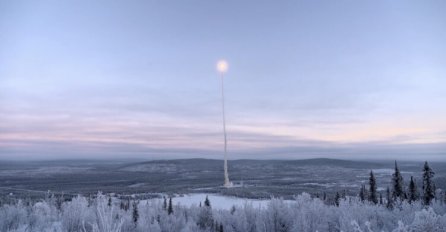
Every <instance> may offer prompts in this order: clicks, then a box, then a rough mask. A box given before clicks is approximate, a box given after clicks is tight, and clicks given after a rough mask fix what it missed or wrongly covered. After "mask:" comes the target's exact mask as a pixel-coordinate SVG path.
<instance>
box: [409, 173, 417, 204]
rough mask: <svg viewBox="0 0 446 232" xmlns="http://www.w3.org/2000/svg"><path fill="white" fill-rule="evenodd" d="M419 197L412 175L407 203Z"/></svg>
mask: <svg viewBox="0 0 446 232" xmlns="http://www.w3.org/2000/svg"><path fill="white" fill-rule="evenodd" d="M418 198H419V193H418V188H417V184H416V183H415V180H414V178H413V176H411V177H410V183H409V196H408V199H409V203H412V202H415V201H417V200H418Z"/></svg>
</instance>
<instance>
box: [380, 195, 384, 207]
mask: <svg viewBox="0 0 446 232" xmlns="http://www.w3.org/2000/svg"><path fill="white" fill-rule="evenodd" d="M379 204H380V205H383V204H384V201H383V194H382V193H379Z"/></svg>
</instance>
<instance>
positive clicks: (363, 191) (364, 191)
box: [359, 185, 368, 202]
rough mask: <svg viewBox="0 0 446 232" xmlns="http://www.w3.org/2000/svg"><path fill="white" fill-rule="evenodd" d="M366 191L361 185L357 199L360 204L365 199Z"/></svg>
mask: <svg viewBox="0 0 446 232" xmlns="http://www.w3.org/2000/svg"><path fill="white" fill-rule="evenodd" d="M367 195H368V194H367V190H366V188H365V185H361V189H360V191H359V199H361V201H362V202H364V201H365V200H366V199H367Z"/></svg>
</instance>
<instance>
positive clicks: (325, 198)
mask: <svg viewBox="0 0 446 232" xmlns="http://www.w3.org/2000/svg"><path fill="white" fill-rule="evenodd" d="M323 200H324V201H326V200H327V193H326V192H324V197H323Z"/></svg>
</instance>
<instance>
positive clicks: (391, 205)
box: [386, 187, 393, 209]
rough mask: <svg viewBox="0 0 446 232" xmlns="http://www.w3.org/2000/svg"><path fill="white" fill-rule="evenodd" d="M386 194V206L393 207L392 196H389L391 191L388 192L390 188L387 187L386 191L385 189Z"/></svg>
mask: <svg viewBox="0 0 446 232" xmlns="http://www.w3.org/2000/svg"><path fill="white" fill-rule="evenodd" d="M386 195H387V204H386V207H387V208H388V209H393V198H392V196H391V192H390V188H389V187H387V191H386Z"/></svg>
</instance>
